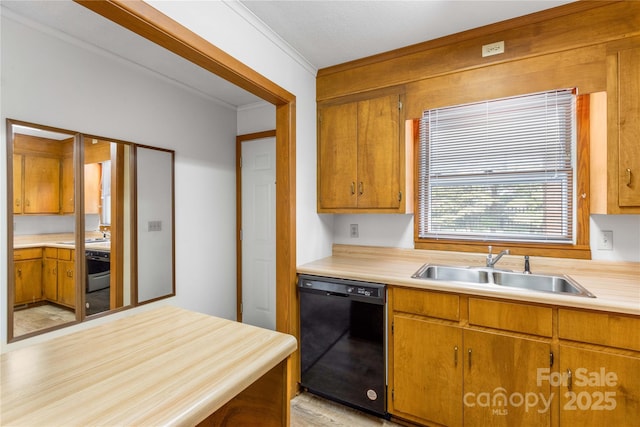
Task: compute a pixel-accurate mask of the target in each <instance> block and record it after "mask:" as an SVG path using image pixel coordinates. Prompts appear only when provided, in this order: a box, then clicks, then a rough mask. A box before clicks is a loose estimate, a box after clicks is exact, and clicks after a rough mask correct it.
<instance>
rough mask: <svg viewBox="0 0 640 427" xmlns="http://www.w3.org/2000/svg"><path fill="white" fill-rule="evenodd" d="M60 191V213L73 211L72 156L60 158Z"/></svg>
mask: <svg viewBox="0 0 640 427" xmlns="http://www.w3.org/2000/svg"><path fill="white" fill-rule="evenodd" d="M60 188H61V191H62V197H61V199H62V213H73V212H74V211H75V197H74V181H73V158H72V157H65V158H63V159H62V180H61V182H60Z"/></svg>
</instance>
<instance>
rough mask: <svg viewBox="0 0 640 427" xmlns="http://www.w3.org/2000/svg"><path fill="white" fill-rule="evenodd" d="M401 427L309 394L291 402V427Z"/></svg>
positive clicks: (300, 395) (301, 395)
mask: <svg viewBox="0 0 640 427" xmlns="http://www.w3.org/2000/svg"><path fill="white" fill-rule="evenodd" d="M319 426H331V427H375V426H384V427H395V426H397V427H400V425H399V424H395V423H393V422H391V421H387V420H384V419H382V418H378V417H375V416H373V415H369V414H365V413H363V412H360V411H357V410H355V409H352V408H350V407H347V406H343V405H340V404H338V403H334V402H332V401H329V400H326V399H323V398H321V397H318V396H315V395H313V394H309V393H301V394H299V395H297V396H296V397H294V398H293V399H292V400H291V427H319Z"/></svg>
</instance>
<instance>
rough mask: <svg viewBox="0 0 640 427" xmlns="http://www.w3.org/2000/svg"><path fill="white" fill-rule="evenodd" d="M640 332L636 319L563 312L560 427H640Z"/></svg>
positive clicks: (560, 328)
mask: <svg viewBox="0 0 640 427" xmlns="http://www.w3.org/2000/svg"><path fill="white" fill-rule="evenodd" d="M639 330H640V319H639V318H638V317H637V316H628V315H622V314H615V313H606V312H595V311H588V310H574V309H564V308H561V309H559V310H558V335H559V338H560V352H559V358H560V367H559V369H558V371H559V372H558V373H559V374H560V375H562V376H561V377H560V378H561V382H560V384H559V396H560V426H561V427H562V426H572V425H585V426H600V425H605V424H606V425H612V426H613V425H615V426H633V425H637V421H638V419H637V418H638V414H639V413H640V335H639V334H638V331H639ZM569 378H571V379H569Z"/></svg>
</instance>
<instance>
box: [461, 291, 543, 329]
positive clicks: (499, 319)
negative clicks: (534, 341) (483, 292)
mask: <svg viewBox="0 0 640 427" xmlns="http://www.w3.org/2000/svg"><path fill="white" fill-rule="evenodd" d="M552 318H553V314H552V310H551V308H549V307H538V306H535V305H529V304H516V303H511V302H502V301H491V300H484V299H478V298H469V324H471V325H478V326H486V327H488V328H496V329H504V330H505V331H513V332H522V333H525V334H533V335H540V336H543V337H551V336H552V333H553V327H552Z"/></svg>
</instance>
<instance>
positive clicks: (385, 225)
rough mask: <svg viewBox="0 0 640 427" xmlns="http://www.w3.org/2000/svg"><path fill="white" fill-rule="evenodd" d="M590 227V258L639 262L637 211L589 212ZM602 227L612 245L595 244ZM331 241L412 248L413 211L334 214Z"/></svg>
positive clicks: (639, 225)
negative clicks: (355, 231)
mask: <svg viewBox="0 0 640 427" xmlns="http://www.w3.org/2000/svg"><path fill="white" fill-rule="evenodd" d="M352 224H357V226H358V227H357V228H358V237H350V231H351V225H352ZM590 230H591V233H590V241H591V255H592V258H593V259H594V260H601V261H634V262H640V215H592V216H591V222H590ZM602 231H611V232H612V234H613V239H612V241H613V248H612V249H606V250H603V249H599V248H598V247H599V241H600V235H601V233H602ZM333 243H338V244H345V245H361V246H384V247H397V248H410V249H413V215H375V214H367V215H334V222H333Z"/></svg>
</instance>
